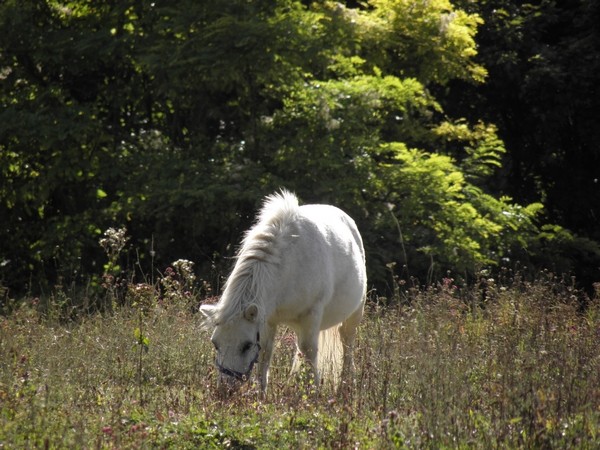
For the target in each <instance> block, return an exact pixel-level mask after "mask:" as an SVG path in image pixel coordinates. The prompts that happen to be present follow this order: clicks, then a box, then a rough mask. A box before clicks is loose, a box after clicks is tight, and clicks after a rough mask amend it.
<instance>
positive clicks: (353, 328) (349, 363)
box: [339, 302, 365, 382]
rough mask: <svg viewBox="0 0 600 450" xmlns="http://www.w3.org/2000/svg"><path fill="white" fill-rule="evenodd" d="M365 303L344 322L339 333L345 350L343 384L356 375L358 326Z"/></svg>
mask: <svg viewBox="0 0 600 450" xmlns="http://www.w3.org/2000/svg"><path fill="white" fill-rule="evenodd" d="M364 306H365V304H364V302H363V303H362V304H361V305H360V307H359V308H358V309H357V310H356V311H354V312H353V313H352V314H351V315H350V317H348V318H347V319H346V320H344V321H343V322H342V325H340V328H339V333H340V339H341V341H342V347H343V349H344V360H343V364H342V377H341V379H342V382H344V381H346V380H347V381H350V380H351V377H352V376H353V374H354V341H355V340H356V334H357V332H358V325H359V324H360V321H361V319H362V317H363V312H364Z"/></svg>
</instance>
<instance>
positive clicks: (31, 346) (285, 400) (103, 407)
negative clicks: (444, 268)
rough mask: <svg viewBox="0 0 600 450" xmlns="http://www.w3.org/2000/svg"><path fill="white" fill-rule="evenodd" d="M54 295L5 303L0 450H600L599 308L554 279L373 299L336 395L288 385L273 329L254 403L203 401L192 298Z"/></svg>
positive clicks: (208, 391)
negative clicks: (264, 391)
mask: <svg viewBox="0 0 600 450" xmlns="http://www.w3.org/2000/svg"><path fill="white" fill-rule="evenodd" d="M59 294H60V295H59ZM59 294H56V295H55V296H54V297H53V298H50V299H47V300H42V299H38V298H31V299H28V300H25V301H21V302H19V303H18V304H17V303H15V304H5V305H4V311H3V314H2V315H0V448H32V449H33V448H44V449H52V448H61V449H62V448H90V449H92V448H98V449H117V448H118V449H137V448H177V449H182V448H183V449H186V448H188V449H195V448H238V449H254V448H300V449H302V448H310V449H313V448H341V449H346V448H366V449H371V448H373V449H375V448H376V449H380V448H436V449H437V448H475V449H477V448H482V449H488V448H581V449H588V448H590V449H591V448H597V446H598V445H599V442H600V351H599V349H600V298H599V295H598V292H596V295H595V296H593V298H588V301H587V305H586V306H585V307H582V305H581V295H580V293H578V292H577V291H576V290H575V289H574V288H573V287H571V286H570V285H569V283H566V282H563V281H561V280H560V279H557V278H556V277H554V276H552V275H551V274H542V275H540V276H539V277H538V279H537V280H536V281H533V282H526V281H524V280H521V279H519V277H518V276H512V275H511V274H507V275H506V276H505V277H504V278H502V279H487V278H482V281H481V283H479V284H478V285H477V286H474V287H471V288H459V287H457V286H455V285H454V283H453V280H451V279H450V278H448V279H446V280H444V282H443V283H441V284H438V285H435V286H431V287H427V288H413V289H406V290H403V291H402V292H400V291H399V292H398V293H397V296H396V297H394V298H391V299H382V298H376V297H375V296H374V295H371V298H370V299H369V303H368V308H367V312H366V316H365V319H364V321H363V323H362V325H361V327H360V332H359V337H358V342H357V348H356V353H355V356H356V373H355V378H354V380H353V381H352V382H351V383H349V384H347V385H346V386H345V387H344V389H342V391H341V392H342V393H340V394H339V395H338V394H336V393H335V392H333V391H332V390H331V389H329V388H328V387H327V386H324V387H323V388H322V389H321V390H320V391H319V393H318V394H315V393H314V391H313V390H312V388H311V386H310V385H308V384H307V383H304V382H303V380H302V379H301V375H300V379H289V377H288V372H289V369H290V365H291V359H292V354H293V351H294V346H293V338H292V336H291V335H290V333H289V332H288V331H287V330H281V332H280V334H279V337H278V339H277V345H276V350H275V357H274V361H273V366H272V370H271V384H270V386H269V392H268V395H267V398H266V399H265V400H264V401H261V400H259V396H258V393H257V388H256V386H255V385H253V384H252V383H249V384H248V385H247V386H245V388H244V389H243V390H242V391H241V392H239V393H238V394H237V395H235V396H234V397H233V398H230V399H227V400H223V399H219V398H218V397H217V396H216V394H215V388H216V373H215V371H214V369H213V366H212V363H213V358H214V355H213V349H212V347H211V345H210V342H209V336H208V335H206V333H203V332H201V331H200V327H199V317H198V314H197V313H196V311H197V306H198V303H199V302H200V301H201V300H204V299H202V298H198V296H197V295H191V296H189V295H184V293H182V292H178V291H177V289H174V290H172V291H171V292H169V291H168V289H167V290H165V289H164V286H163V289H162V290H161V294H160V295H158V291H157V289H156V288H155V287H153V286H151V285H148V284H140V285H131V286H128V290H127V294H126V295H125V297H124V298H125V302H124V304H121V305H118V306H117V305H116V304H115V305H112V306H111V307H110V308H106V309H105V310H104V311H101V312H93V313H90V312H82V311H81V309H82V307H81V305H82V301H81V298H79V299H75V298H73V297H72V296H70V295H69V294H68V293H66V292H64V290H63V292H62V293H59ZM166 294H170V295H166ZM74 295H76V294H73V296H74ZM78 295H84V294H78ZM75 305H77V306H75Z"/></svg>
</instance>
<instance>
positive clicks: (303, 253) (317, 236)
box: [285, 205, 366, 329]
mask: <svg viewBox="0 0 600 450" xmlns="http://www.w3.org/2000/svg"><path fill="white" fill-rule="evenodd" d="M292 228H293V231H292V236H291V245H290V246H289V247H288V249H287V250H288V251H286V255H287V257H289V261H287V262H288V268H289V269H290V271H288V272H287V274H286V275H287V277H288V278H287V279H288V280H290V277H294V278H295V279H294V281H292V282H291V283H285V284H286V285H288V286H289V288H291V292H288V293H287V294H288V295H286V297H287V298H288V299H293V298H294V297H296V299H295V301H294V302H295V303H296V302H297V303H296V304H295V305H288V307H296V308H297V309H298V310H301V309H302V308H309V309H310V308H311V307H315V308H317V309H321V310H322V311H323V316H322V317H323V319H322V323H321V328H322V329H325V328H329V327H331V326H333V325H336V324H338V323H340V322H342V321H343V320H344V319H345V318H347V317H348V316H349V315H350V314H352V313H353V312H354V311H355V310H356V309H358V308H359V307H362V302H363V300H364V295H365V289H366V268H365V253H364V248H363V243H362V239H361V237H360V233H359V232H358V229H357V227H356V224H355V223H354V220H353V219H352V218H351V217H350V216H348V215H347V214H346V213H345V212H343V211H342V210H340V209H339V208H336V207H334V206H330V205H304V206H301V207H299V208H298V214H297V216H296V220H295V223H294V224H293V227H292ZM290 297H291V298H290ZM302 303H304V304H302Z"/></svg>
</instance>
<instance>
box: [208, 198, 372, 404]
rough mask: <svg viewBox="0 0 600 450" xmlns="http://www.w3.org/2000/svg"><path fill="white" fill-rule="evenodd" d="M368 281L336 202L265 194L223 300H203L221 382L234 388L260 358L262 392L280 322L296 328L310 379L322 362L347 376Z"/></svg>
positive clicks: (358, 244) (358, 245) (352, 231)
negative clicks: (210, 302)
mask: <svg viewBox="0 0 600 450" xmlns="http://www.w3.org/2000/svg"><path fill="white" fill-rule="evenodd" d="M366 283H367V276H366V268H365V251H364V248H363V244H362V239H361V236H360V234H359V232H358V229H357V228H356V224H355V223H354V220H352V219H351V218H350V217H349V216H348V215H347V214H346V213H344V212H343V211H341V210H340V209H338V208H336V207H334V206H330V205H303V206H299V205H298V199H297V198H296V196H295V195H294V194H291V193H289V192H287V191H281V193H278V194H274V195H271V196H268V197H267V198H266V199H265V201H264V204H263V207H262V209H261V210H260V213H259V214H258V218H257V221H256V223H255V225H254V226H253V227H252V228H251V229H250V230H249V231H248V232H247V233H246V236H245V238H244V240H243V242H242V245H241V248H240V250H239V252H238V254H237V258H236V262H235V265H234V267H233V270H232V272H231V274H230V276H229V278H228V280H227V283H226V284H225V289H224V291H223V295H222V297H221V299H220V300H219V302H218V303H217V304H214V305H202V306H201V307H200V311H201V313H202V316H203V327H204V328H205V329H208V330H210V329H212V330H213V331H212V337H211V341H212V343H213V345H214V347H215V349H216V353H217V357H216V366H217V368H218V370H219V372H220V385H221V386H224V385H226V386H228V387H229V388H232V387H234V386H235V387H237V385H239V384H240V383H239V381H245V380H247V379H248V378H249V376H250V373H251V371H252V368H253V367H254V364H255V363H256V362H258V378H259V383H260V389H261V395H262V396H264V395H265V393H266V390H267V383H268V379H269V364H270V361H271V356H272V354H273V343H274V338H275V333H276V330H277V326H278V325H280V324H284V325H287V326H288V327H290V328H291V329H293V330H294V331H295V333H296V345H297V347H298V350H299V352H300V354H301V355H303V356H304V357H305V358H306V360H308V362H309V364H310V368H311V374H312V376H313V378H314V383H315V386H319V380H320V375H321V374H322V373H323V371H324V370H326V369H325V367H323V366H324V365H325V364H326V363H328V364H330V365H333V366H334V367H337V368H340V365H341V377H342V378H345V377H347V376H348V375H349V373H350V372H351V371H352V370H353V366H354V362H353V357H352V353H353V347H354V340H355V337H356V333H357V327H358V325H359V323H360V320H361V319H362V315H363V310H364V304H365V293H366ZM326 349H327V350H326ZM325 358H328V361H327V360H326V359H325ZM296 366H297V365H296V361H295V363H294V367H296ZM334 370H335V369H334ZM337 378H339V371H338V375H337ZM337 378H336V380H337Z"/></svg>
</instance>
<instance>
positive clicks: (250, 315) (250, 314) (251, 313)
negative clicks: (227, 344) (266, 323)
mask: <svg viewBox="0 0 600 450" xmlns="http://www.w3.org/2000/svg"><path fill="white" fill-rule="evenodd" d="M257 317H258V306H256V305H255V304H254V303H251V304H250V305H248V306H247V307H246V309H245V310H244V319H246V320H247V321H248V322H252V323H254V322H256V318H257Z"/></svg>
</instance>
